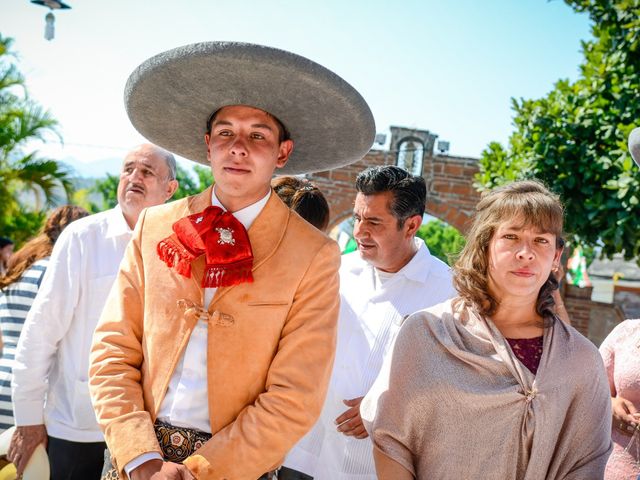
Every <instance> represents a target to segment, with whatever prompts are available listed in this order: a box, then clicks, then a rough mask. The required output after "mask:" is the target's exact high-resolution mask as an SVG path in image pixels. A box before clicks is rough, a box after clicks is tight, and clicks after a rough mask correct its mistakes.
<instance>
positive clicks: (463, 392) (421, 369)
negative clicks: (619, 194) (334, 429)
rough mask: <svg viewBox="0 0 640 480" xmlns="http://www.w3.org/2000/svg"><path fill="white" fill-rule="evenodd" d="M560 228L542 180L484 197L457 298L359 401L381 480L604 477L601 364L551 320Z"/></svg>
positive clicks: (423, 321) (403, 347)
mask: <svg viewBox="0 0 640 480" xmlns="http://www.w3.org/2000/svg"><path fill="white" fill-rule="evenodd" d="M562 220H563V208H562V205H561V204H560V201H559V199H558V197H557V196H555V195H553V194H552V193H551V192H549V191H548V190H547V189H546V188H545V187H544V186H543V185H542V184H540V183H538V182H535V181H523V182H515V183H512V184H510V185H507V186H504V187H501V188H497V189H495V190H493V191H491V192H489V193H488V194H486V195H484V196H483V197H482V199H481V200H480V202H479V203H478V206H477V213H476V215H475V217H474V221H473V225H472V226H471V229H470V231H469V234H468V236H467V243H466V246H465V248H464V249H463V251H462V252H461V254H460V256H459V258H458V260H457V262H456V264H455V266H454V267H453V273H454V285H455V287H456V290H457V291H458V296H457V297H456V298H454V299H452V300H450V301H447V302H445V303H442V304H440V305H437V306H435V307H432V308H430V309H428V310H424V311H421V312H418V313H416V314H414V315H412V316H411V317H409V318H408V319H407V320H406V322H405V324H404V325H403V327H402V329H401V331H400V333H399V335H398V338H397V340H396V344H395V346H394V352H393V355H392V356H390V357H389V358H390V361H389V362H387V364H386V365H385V366H384V367H383V369H382V371H381V373H380V376H379V377H378V379H377V381H376V383H375V384H374V386H373V387H372V389H371V391H370V392H369V393H368V394H367V396H366V397H365V399H364V401H363V403H362V406H361V413H362V418H363V420H364V421H365V425H366V427H367V430H368V431H369V433H370V435H371V437H372V441H373V443H374V456H375V459H376V469H377V471H378V476H379V478H380V479H381V480H385V479H393V480H402V479H412V478H418V479H432V478H433V479H438V480H447V479H463V478H464V479H476V478H482V479H500V480H508V479H517V480H537V479H540V480H542V479H545V480H553V479H575V480H578V479H579V480H583V479H599V478H602V475H603V472H604V467H605V464H606V462H607V458H608V456H609V453H610V450H611V438H610V428H611V415H610V413H609V412H610V401H609V393H608V382H607V377H606V373H605V370H604V367H603V363H602V359H601V358H600V355H599V354H598V350H597V349H596V348H595V346H594V345H593V344H591V343H590V342H589V341H588V340H587V339H586V338H584V337H583V336H582V335H580V334H579V333H578V332H577V331H576V330H574V329H573V328H572V327H571V326H569V325H567V324H565V323H564V322H562V321H559V320H558V318H557V317H556V315H555V314H554V309H553V307H554V305H553V299H552V292H553V291H554V289H556V288H557V285H558V284H557V281H556V280H555V278H554V275H553V270H554V269H556V268H558V266H559V262H560V255H561V253H562V247H563V244H564V242H563V240H562V237H561V234H562Z"/></svg>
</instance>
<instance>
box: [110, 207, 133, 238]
mask: <svg viewBox="0 0 640 480" xmlns="http://www.w3.org/2000/svg"><path fill="white" fill-rule="evenodd" d="M106 214H107V233H106V235H105V236H106V237H107V238H113V237H120V236H122V235H131V232H132V231H133V230H132V229H131V228H129V224H127V220H126V219H125V218H124V213H122V209H121V208H120V205H116V206H115V207H114V208H112V209H111V210H107V212H106Z"/></svg>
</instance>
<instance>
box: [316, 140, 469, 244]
mask: <svg viewBox="0 0 640 480" xmlns="http://www.w3.org/2000/svg"><path fill="white" fill-rule="evenodd" d="M395 162H396V156H395V154H392V153H391V152H388V151H382V150H371V151H370V152H369V153H368V154H367V155H366V156H365V157H364V158H363V159H362V160H360V161H359V162H356V163H354V164H351V165H347V166H346V167H342V168H336V169H334V170H328V171H325V172H317V173H312V174H309V175H307V178H309V180H311V181H312V182H314V183H315V184H316V185H317V186H318V188H320V190H322V192H323V193H324V194H325V196H326V197H327V201H328V202H329V207H330V209H331V220H330V222H329V229H331V228H333V227H334V226H336V225H338V224H339V223H340V222H342V221H343V220H345V219H346V218H348V217H349V216H351V214H352V210H353V202H354V200H355V196H356V191H355V187H354V185H355V180H356V176H357V175H358V173H360V172H361V171H362V170H364V169H365V168H367V167H370V166H374V165H395ZM477 171H478V161H477V160H476V159H473V158H464V157H452V156H439V155H436V156H433V155H425V158H424V164H423V177H424V179H425V181H426V183H427V204H426V205H425V208H426V212H427V213H428V214H430V215H433V216H434V217H438V218H440V219H442V220H444V221H445V222H447V223H449V224H450V225H452V226H454V227H455V228H457V229H458V230H460V231H462V232H464V231H465V230H466V227H467V222H468V220H469V218H470V217H471V215H472V214H473V211H474V208H475V205H476V203H477V202H478V199H479V198H480V195H479V193H478V192H476V191H475V189H474V188H473V176H474V175H475V173H476V172H477Z"/></svg>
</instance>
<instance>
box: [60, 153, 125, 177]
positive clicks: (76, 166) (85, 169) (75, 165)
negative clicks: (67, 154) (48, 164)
mask: <svg viewBox="0 0 640 480" xmlns="http://www.w3.org/2000/svg"><path fill="white" fill-rule="evenodd" d="M62 163H64V164H65V165H67V166H68V167H70V168H71V169H72V170H73V173H74V176H78V177H84V178H93V179H96V178H103V177H106V176H107V173H110V174H112V175H118V174H119V173H120V168H121V167H122V158H120V157H112V158H105V159H103V160H96V161H95V162H79V161H78V160H75V159H73V158H66V159H64V160H63V161H62Z"/></svg>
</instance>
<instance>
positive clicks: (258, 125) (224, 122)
mask: <svg viewBox="0 0 640 480" xmlns="http://www.w3.org/2000/svg"><path fill="white" fill-rule="evenodd" d="M217 125H229V126H233V123H231V122H229V121H228V120H215V121H214V122H213V124H212V125H211V126H212V127H214V126H217ZM251 128H265V129H267V130H271V131H273V128H272V127H271V126H269V125H267V124H266V123H254V124H252V125H251Z"/></svg>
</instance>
